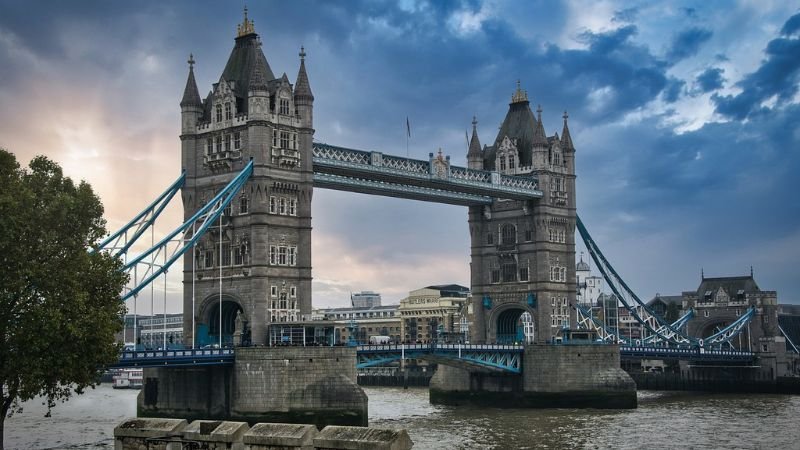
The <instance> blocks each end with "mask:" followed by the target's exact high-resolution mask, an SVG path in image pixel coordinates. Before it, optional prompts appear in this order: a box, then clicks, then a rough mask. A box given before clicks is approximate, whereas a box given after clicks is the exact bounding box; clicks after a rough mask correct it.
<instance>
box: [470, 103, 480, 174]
mask: <svg viewBox="0 0 800 450" xmlns="http://www.w3.org/2000/svg"><path fill="white" fill-rule="evenodd" d="M467 167H469V168H470V169H478V170H483V154H482V152H481V141H480V139H478V119H477V118H476V117H475V116H472V138H471V139H470V141H469V151H467Z"/></svg>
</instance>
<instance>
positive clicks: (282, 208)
mask: <svg viewBox="0 0 800 450" xmlns="http://www.w3.org/2000/svg"><path fill="white" fill-rule="evenodd" d="M278 214H280V215H282V216H283V215H286V199H285V198H284V197H279V198H278Z"/></svg>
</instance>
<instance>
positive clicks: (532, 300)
mask: <svg viewBox="0 0 800 450" xmlns="http://www.w3.org/2000/svg"><path fill="white" fill-rule="evenodd" d="M527 300H528V307H530V308H536V293H535V292H528V299H527Z"/></svg>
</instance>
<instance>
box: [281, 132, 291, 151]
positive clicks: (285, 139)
mask: <svg viewBox="0 0 800 450" xmlns="http://www.w3.org/2000/svg"><path fill="white" fill-rule="evenodd" d="M281 148H285V149H288V148H289V132H288V131H281Z"/></svg>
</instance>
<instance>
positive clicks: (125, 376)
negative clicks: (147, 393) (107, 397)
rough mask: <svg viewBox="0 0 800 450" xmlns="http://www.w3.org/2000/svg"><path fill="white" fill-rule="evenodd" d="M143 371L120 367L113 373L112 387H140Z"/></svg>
mask: <svg viewBox="0 0 800 450" xmlns="http://www.w3.org/2000/svg"><path fill="white" fill-rule="evenodd" d="M143 373H144V371H143V370H142V369H121V370H120V371H119V372H118V373H117V374H116V375H114V377H113V380H114V383H113V384H112V387H113V388H114V389H141V388H142V381H143V379H144V376H143Z"/></svg>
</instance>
